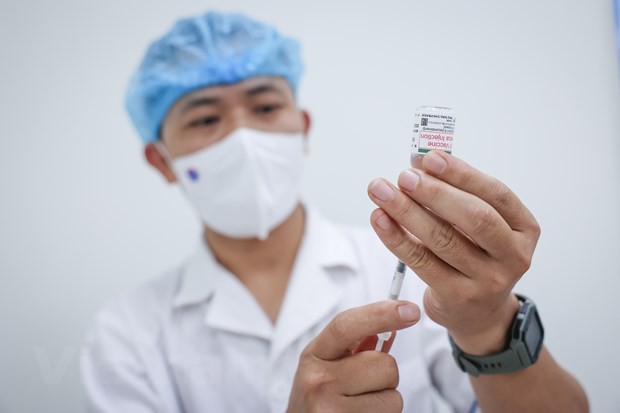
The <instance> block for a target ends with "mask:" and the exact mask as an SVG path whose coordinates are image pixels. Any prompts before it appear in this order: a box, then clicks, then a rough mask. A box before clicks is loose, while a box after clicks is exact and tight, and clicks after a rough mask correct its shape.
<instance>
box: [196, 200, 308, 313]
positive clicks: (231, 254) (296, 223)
mask: <svg viewBox="0 0 620 413" xmlns="http://www.w3.org/2000/svg"><path fill="white" fill-rule="evenodd" d="M305 221H306V219H305V211H304V208H303V207H302V206H301V204H298V205H297V207H296V208H295V211H294V212H293V214H292V215H291V216H290V217H289V218H288V219H287V220H286V221H284V222H283V223H282V224H280V225H279V226H278V227H277V228H275V229H274V230H273V231H272V232H271V234H269V237H268V238H267V239H266V240H263V241H261V240H259V239H235V238H229V237H226V236H223V235H221V234H218V233H215V232H213V231H211V230H210V229H208V228H205V232H204V237H205V240H206V242H207V244H208V245H209V248H210V249H211V252H212V253H213V255H214V257H215V258H216V259H217V260H218V262H219V263H220V264H221V265H222V266H224V267H225V268H226V269H227V270H229V271H230V272H231V273H232V274H234V275H235V276H236V277H237V278H239V280H240V281H241V282H242V283H243V284H244V285H245V286H246V287H247V288H248V290H249V291H250V292H251V293H252V294H253V295H254V297H255V298H256V299H257V301H258V302H259V303H260V304H261V306H262V307H263V309H264V311H265V313H266V314H267V315H268V316H269V318H270V319H271V320H272V322H275V320H276V318H277V314H278V312H279V309H280V305H281V303H282V300H283V298H284V293H285V291H286V286H287V284H288V279H289V277H290V274H291V271H292V269H293V264H294V263H295V257H296V256H297V251H298V250H299V245H300V244H301V239H302V237H303V234H304V228H305Z"/></svg>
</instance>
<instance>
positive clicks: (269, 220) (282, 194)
mask: <svg viewBox="0 0 620 413" xmlns="http://www.w3.org/2000/svg"><path fill="white" fill-rule="evenodd" d="M162 146H163V145H162ZM303 161H304V136H303V134H302V133H273V132H263V131H259V130H254V129H246V128H239V129H236V130H234V131H233V132H232V133H231V134H230V135H228V136H226V137H225V138H223V139H222V140H220V141H218V142H216V143H215V144H213V145H211V146H208V147H207V148H205V149H202V150H200V151H198V152H195V153H192V154H190V155H186V156H181V157H178V158H176V159H173V160H172V167H173V169H174V172H175V174H176V176H177V179H178V180H179V181H180V184H181V187H182V188H183V189H184V190H185V192H186V194H187V197H188V198H189V200H190V202H191V203H192V204H193V205H194V207H195V208H196V209H197V211H198V213H199V214H200V217H201V218H202V220H203V221H204V222H205V224H206V225H207V226H208V227H209V228H211V229H213V230H214V231H215V232H218V233H220V234H222V235H226V236H228V237H231V238H259V239H266V238H267V236H268V235H269V233H270V232H271V231H272V230H273V229H274V228H275V227H277V226H278V225H279V224H281V223H282V222H284V221H285V220H286V218H288V217H289V216H290V215H291V214H292V213H293V210H294V209H295V207H296V206H297V203H298V202H299V199H300V196H301V193H300V192H301V191H300V189H301V188H300V181H301V174H302V170H303Z"/></svg>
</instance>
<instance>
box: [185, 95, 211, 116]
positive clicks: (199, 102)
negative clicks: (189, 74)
mask: <svg viewBox="0 0 620 413" xmlns="http://www.w3.org/2000/svg"><path fill="white" fill-rule="evenodd" d="M219 102H220V99H219V98H216V97H209V96H203V97H197V98H195V99H191V100H190V101H188V102H187V103H186V104H185V105H183V109H181V112H182V113H184V112H187V111H188V110H190V109H194V108H196V107H198V106H206V105H215V104H217V103H219Z"/></svg>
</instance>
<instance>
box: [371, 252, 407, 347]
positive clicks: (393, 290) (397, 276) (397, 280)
mask: <svg viewBox="0 0 620 413" xmlns="http://www.w3.org/2000/svg"><path fill="white" fill-rule="evenodd" d="M406 270H407V267H406V266H405V263H403V262H402V261H400V260H399V261H398V264H396V270H395V271H394V276H393V277H392V284H391V285H390V294H389V296H388V300H398V297H399V296H400V290H401V288H402V286H403V280H404V279H405V271H406ZM390 337H392V333H391V332H390V331H388V332H387V333H379V334H377V345H376V346H375V350H377V351H381V349H383V343H385V342H386V341H388V340H389V339H390Z"/></svg>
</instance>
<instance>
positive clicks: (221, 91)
mask: <svg viewBox="0 0 620 413" xmlns="http://www.w3.org/2000/svg"><path fill="white" fill-rule="evenodd" d="M256 90H260V91H264V90H268V91H273V92H276V93H282V94H284V95H290V96H291V97H292V96H293V90H292V89H291V86H290V85H289V84H288V82H287V81H286V80H285V79H283V78H281V77H277V76H257V77H252V78H249V79H245V80H242V81H241V82H238V83H233V84H230V85H213V86H207V87H204V88H202V89H197V90H195V91H193V92H191V93H188V94H187V95H185V96H184V97H183V98H181V99H180V101H189V100H193V99H196V98H204V97H226V96H231V97H232V96H235V95H238V96H246V95H248V94H250V95H251V94H253V93H252V92H254V91H256Z"/></svg>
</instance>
